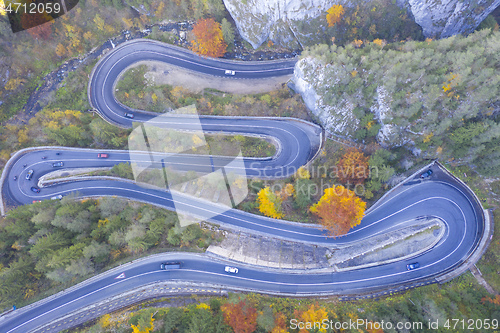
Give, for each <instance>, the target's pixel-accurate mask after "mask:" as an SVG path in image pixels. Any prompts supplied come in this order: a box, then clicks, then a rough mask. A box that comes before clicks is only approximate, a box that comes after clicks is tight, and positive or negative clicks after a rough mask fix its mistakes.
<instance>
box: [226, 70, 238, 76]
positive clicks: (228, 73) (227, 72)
mask: <svg viewBox="0 0 500 333" xmlns="http://www.w3.org/2000/svg"><path fill="white" fill-rule="evenodd" d="M224 74H225V75H235V74H236V72H235V71H232V70H230V69H226V70H225V71H224Z"/></svg>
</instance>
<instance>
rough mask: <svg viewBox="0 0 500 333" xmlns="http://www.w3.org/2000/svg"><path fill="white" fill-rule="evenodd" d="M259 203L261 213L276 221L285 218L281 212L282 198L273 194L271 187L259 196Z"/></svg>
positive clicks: (261, 191)
mask: <svg viewBox="0 0 500 333" xmlns="http://www.w3.org/2000/svg"><path fill="white" fill-rule="evenodd" d="M257 202H258V203H259V211H260V212H261V213H262V214H264V215H266V216H269V217H272V218H275V219H281V218H283V216H284V214H283V212H282V211H281V202H282V201H281V198H280V197H278V196H277V195H276V194H275V193H273V192H272V191H271V190H270V189H269V187H265V188H263V189H261V190H260V191H259V193H258V194H257Z"/></svg>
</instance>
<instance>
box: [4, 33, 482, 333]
mask: <svg viewBox="0 0 500 333" xmlns="http://www.w3.org/2000/svg"><path fill="white" fill-rule="evenodd" d="M142 60H156V61H166V62H169V63H172V64H174V65H177V66H182V67H185V68H187V69H190V70H193V71H199V72H203V73H206V74H211V75H216V76H225V74H224V71H225V70H226V69H230V70H234V71H236V74H235V75H234V77H233V76H231V78H232V79H244V78H261V79H265V78H266V77H270V76H277V75H283V74H290V73H291V72H292V71H293V65H294V63H295V61H285V62H278V63H275V62H258V63H236V62H228V61H221V60H214V59H205V58H201V57H198V56H196V55H194V54H192V53H190V52H186V51H185V50H180V49H177V48H173V47H171V46H167V45H164V44H161V43H157V42H151V41H145V40H142V41H134V42H130V43H125V44H123V45H122V46H120V47H118V48H116V49H114V50H113V51H111V52H110V53H109V54H108V55H106V56H105V57H104V58H103V59H101V61H100V62H99V63H98V64H97V65H96V67H95V69H94V72H93V75H92V77H91V81H90V84H89V98H90V101H91V104H92V105H93V107H94V108H95V109H96V111H97V112H99V114H100V115H101V116H102V117H103V118H105V119H106V120H107V121H109V122H111V123H113V124H116V125H118V126H123V127H130V126H132V120H131V119H129V118H127V117H125V116H124V113H126V112H130V110H128V109H127V108H126V107H124V106H123V105H121V104H120V103H118V102H117V101H116V99H115V98H114V95H113V89H114V84H115V83H116V80H117V78H118V77H119V75H120V73H121V72H123V70H124V69H126V68H127V67H128V66H130V65H132V64H134V63H135V62H137V61H142ZM134 115H135V117H134V119H133V121H134V122H139V123H144V122H148V121H149V122H151V121H153V122H155V119H156V118H154V117H155V115H153V114H150V113H142V112H135V111H134ZM169 119H170V120H167V121H163V120H162V121H161V122H159V123H155V125H156V126H159V127H168V128H177V129H179V128H182V129H190V126H191V125H190V124H191V123H192V122H191V120H192V117H189V116H187V117H183V116H176V117H172V118H169ZM200 123H201V126H202V127H203V130H204V131H207V132H212V131H217V132H219V131H223V132H231V133H241V134H246V133H248V134H257V135H263V136H270V137H273V138H274V139H275V140H276V141H277V142H279V143H280V147H281V149H279V150H278V153H277V155H276V156H274V157H272V158H270V159H246V160H245V161H244V163H245V167H246V168H245V169H246V170H245V173H246V174H247V175H248V176H266V177H286V176H289V175H290V174H291V173H293V172H294V171H295V170H296V169H297V168H298V167H300V166H301V165H303V164H306V163H307V162H308V161H310V160H311V159H312V158H313V156H314V155H315V154H316V152H317V150H318V149H319V147H320V145H321V142H320V134H321V129H319V128H318V127H317V126H315V125H312V124H308V123H305V122H302V121H297V120H293V119H271V118H236V117H226V118H224V117H201V118H200ZM57 153H59V155H57ZM97 153H108V154H109V158H107V159H99V158H97ZM44 156H45V157H46V158H45V159H42V157H44ZM134 156H136V155H134ZM186 158H190V157H182V158H180V159H179V160H176V163H178V164H183V163H185V164H192V160H186ZM192 158H193V159H195V160H196V159H197V157H192ZM59 161H62V162H64V168H68V169H71V168H81V167H102V166H112V165H114V164H117V163H121V162H134V161H131V157H130V155H129V153H128V152H122V151H112V150H110V151H95V150H91V149H66V148H63V147H60V148H57V147H53V148H47V149H30V150H27V151H23V152H20V153H18V154H16V155H15V156H14V157H13V158H12V159H11V160H10V161H9V163H8V165H7V167H6V168H5V170H4V175H3V179H4V183H3V195H4V197H6V198H8V200H10V202H12V203H14V204H17V205H22V204H27V203H31V202H32V201H33V200H46V199H49V198H50V197H52V196H55V195H59V194H61V195H68V194H69V193H73V192H78V195H79V196H81V197H87V196H106V195H113V196H120V197H125V198H129V199H133V200H139V201H143V202H149V203H152V204H155V205H158V206H161V207H165V208H167V209H174V208H175V209H177V210H179V211H183V212H189V213H191V214H193V215H201V216H203V215H204V214H206V212H213V217H212V218H211V219H210V221H211V222H214V223H217V224H221V225H224V226H226V227H229V228H244V229H247V230H251V231H253V232H257V233H260V234H265V235H269V236H272V237H278V238H282V239H289V240H294V241H300V242H309V243H314V244H338V245H348V244H354V243H356V242H360V241H363V240H365V239H367V238H369V237H372V236H373V235H376V234H381V233H386V232H388V231H391V230H397V229H399V228H402V227H404V226H405V225H408V224H409V223H412V222H411V221H412V220H413V219H414V218H416V217H419V216H431V217H436V218H438V219H440V220H441V221H442V222H443V223H444V224H445V226H446V231H445V234H444V236H443V238H442V239H441V240H440V241H439V242H438V244H436V245H435V246H434V247H433V248H432V249H430V250H429V251H426V252H424V253H421V254H419V255H418V256H417V257H414V258H410V259H405V260H401V261H397V262H392V263H388V264H384V265H378V266H373V267H368V268H364V269H359V270H354V271H349V272H333V271H332V272H325V271H322V272H315V271H307V272H304V273H302V274H297V273H290V272H287V271H286V270H273V269H263V268H262V267H255V266H251V265H242V264H239V263H238V264H237V263H232V264H231V266H236V267H238V268H239V272H238V273H237V274H231V273H226V272H225V271H224V266H225V265H226V264H227V262H222V261H218V260H214V259H210V258H208V257H205V256H203V255H195V254H186V253H167V254H164V255H162V256H161V258H158V257H155V258H154V259H151V260H145V261H139V262H137V263H131V264H127V265H126V266H124V267H123V273H124V274H125V276H126V278H125V279H121V280H116V279H115V278H116V273H115V272H112V273H109V274H106V273H105V274H102V275H100V276H99V277H98V279H92V280H91V281H89V282H87V283H83V284H82V285H79V286H77V287H76V288H73V289H72V290H71V291H69V292H66V293H62V294H60V295H57V296H56V297H54V298H52V299H50V300H47V301H42V302H41V303H35V304H34V305H33V306H31V307H26V308H23V309H19V310H16V311H14V312H12V313H11V314H9V315H7V316H4V317H3V318H0V332H27V331H32V330H34V329H35V328H36V327H38V326H40V325H42V324H44V323H47V322H52V321H54V320H55V319H56V318H58V317H60V316H62V315H65V314H67V313H70V312H71V311H74V310H77V309H80V308H83V307H85V306H88V305H89V304H93V303H95V302H99V301H102V300H105V299H107V298H110V297H112V296H114V295H118V294H120V293H123V292H124V291H126V290H129V289H131V288H136V287H138V286H141V285H146V284H148V283H151V282H154V281H159V280H169V279H172V280H182V281H192V282H203V283H214V284H217V285H225V286H228V287H230V288H232V289H240V290H254V291H258V292H262V293H271V294H280V295H292V296H293V295H295V296H307V295H346V294H356V293H359V292H367V291H373V290H380V289H384V288H392V287H394V286H399V285H406V284H408V285H411V284H412V283H414V282H416V281H431V282H433V281H435V278H436V277H438V276H440V275H443V274H445V273H448V272H450V271H452V270H453V269H456V268H457V267H458V266H460V265H461V264H463V262H464V261H465V260H467V259H468V258H470V256H471V255H472V253H473V252H474V251H475V250H476V249H477V246H478V244H479V242H480V240H481V238H482V237H483V234H484V228H485V216H484V212H483V209H482V207H481V205H480V204H479V202H478V201H477V198H476V197H475V196H474V194H473V193H472V192H471V191H470V189H468V188H467V187H466V186H464V185H463V184H462V183H460V182H458V181H457V180H456V179H455V178H453V177H452V176H450V175H449V174H448V173H447V172H445V171H444V170H443V168H442V167H441V166H440V165H439V164H437V163H435V164H434V163H433V164H431V165H430V166H429V167H430V168H432V170H433V171H434V172H433V174H432V175H431V177H429V178H428V179H426V180H423V181H420V182H414V184H413V185H408V186H399V187H397V188H396V189H394V190H393V191H391V192H390V193H389V194H388V195H386V196H385V197H384V198H383V199H382V200H380V201H379V202H378V203H377V204H376V205H374V206H373V207H372V209H371V210H370V211H369V212H368V213H367V214H366V216H365V217H364V218H363V221H362V223H361V224H360V225H358V226H357V227H355V228H354V229H353V230H351V231H350V232H349V233H348V234H347V235H346V236H343V237H340V238H337V239H332V238H328V237H326V235H325V233H324V232H323V231H322V230H320V229H318V228H312V227H311V226H310V225H309V226H306V225H301V224H298V223H286V222H282V221H278V220H273V219H269V218H265V217H262V216H257V215H252V214H248V213H245V212H242V211H239V210H235V209H229V210H226V211H223V212H221V211H220V209H219V208H216V207H214V205H212V204H211V203H209V202H207V201H203V200H200V199H197V198H193V197H190V196H187V195H180V196H179V197H176V200H177V202H176V205H175V207H174V203H173V201H172V197H171V194H170V193H169V192H168V191H165V190H160V189H154V188H145V187H141V186H138V185H136V184H134V183H132V182H124V181H117V180H103V179H93V180H92V179H86V180H82V181H72V182H65V183H59V184H55V185H51V186H47V187H43V188H42V189H41V191H40V193H34V192H32V191H31V190H30V187H31V186H33V185H34V184H36V182H37V179H38V178H39V177H41V176H42V175H44V174H46V173H48V172H51V171H53V170H54V168H53V167H52V163H55V162H59ZM204 167H207V166H206V165H205V166H204ZM29 170H34V175H33V178H32V180H26V179H25V177H26V174H27V172H28V171H29ZM14 176H17V178H18V179H17V180H14ZM415 178H418V174H416V175H415ZM166 260H175V261H182V263H183V264H182V268H181V269H177V270H171V271H164V270H160V268H159V267H160V263H161V262H164V261H166ZM415 261H418V262H419V263H420V268H417V269H415V270H411V271H408V270H407V269H406V265H407V264H408V263H410V262H415ZM306 273H307V275H305V274H306Z"/></svg>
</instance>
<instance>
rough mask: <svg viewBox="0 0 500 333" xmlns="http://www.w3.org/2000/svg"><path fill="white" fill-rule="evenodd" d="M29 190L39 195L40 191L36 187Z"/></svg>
mask: <svg viewBox="0 0 500 333" xmlns="http://www.w3.org/2000/svg"><path fill="white" fill-rule="evenodd" d="M31 190H32V191H33V192H35V193H40V189H39V188H38V187H35V186H31Z"/></svg>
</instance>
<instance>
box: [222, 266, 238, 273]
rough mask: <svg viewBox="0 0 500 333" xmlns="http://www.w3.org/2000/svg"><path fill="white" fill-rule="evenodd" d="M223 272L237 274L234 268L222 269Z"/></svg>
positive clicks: (236, 269)
mask: <svg viewBox="0 0 500 333" xmlns="http://www.w3.org/2000/svg"><path fill="white" fill-rule="evenodd" d="M224 270H225V271H226V272H227V273H233V274H238V268H236V267H231V266H226V268H224Z"/></svg>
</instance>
